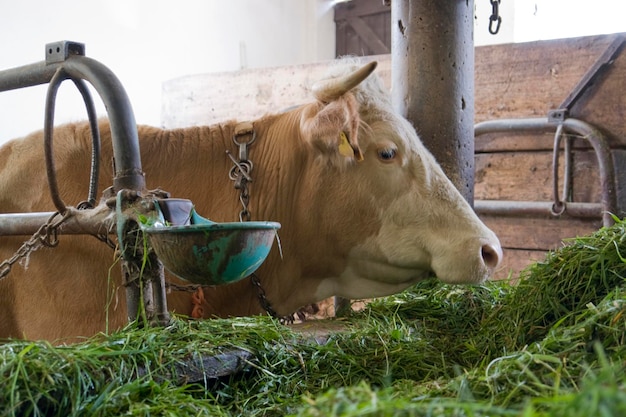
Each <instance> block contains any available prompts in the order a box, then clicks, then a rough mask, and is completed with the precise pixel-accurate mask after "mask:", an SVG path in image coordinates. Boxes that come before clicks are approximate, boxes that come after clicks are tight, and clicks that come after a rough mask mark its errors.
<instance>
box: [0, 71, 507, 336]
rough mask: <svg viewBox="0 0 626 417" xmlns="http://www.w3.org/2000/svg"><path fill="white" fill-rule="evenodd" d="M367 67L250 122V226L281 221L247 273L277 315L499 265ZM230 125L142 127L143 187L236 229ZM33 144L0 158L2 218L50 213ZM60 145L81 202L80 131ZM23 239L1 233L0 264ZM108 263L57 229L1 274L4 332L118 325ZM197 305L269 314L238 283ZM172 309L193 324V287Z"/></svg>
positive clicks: (85, 154) (116, 290) (63, 332)
mask: <svg viewBox="0 0 626 417" xmlns="http://www.w3.org/2000/svg"><path fill="white" fill-rule="evenodd" d="M375 65H376V63H375V62H372V63H368V64H366V65H365V66H357V64H356V63H355V62H351V61H341V60H340V61H338V62H337V64H336V65H332V68H331V69H330V71H329V75H328V77H327V78H325V79H324V80H322V81H320V82H318V83H317V84H315V85H314V86H313V88H312V89H311V90H312V93H313V96H314V100H311V102H309V103H307V104H303V105H301V106H298V107H296V108H293V109H289V110H286V111H284V112H282V113H277V114H269V115H266V116H264V117H262V118H260V119H258V120H254V121H252V127H253V130H254V134H255V135H256V139H255V141H254V143H252V144H251V145H250V146H249V149H248V151H249V159H250V161H252V162H253V164H254V168H253V171H252V173H251V177H252V182H249V183H248V192H249V202H248V208H249V210H250V213H251V219H252V220H268V221H276V222H279V223H281V225H282V228H281V229H280V231H279V233H278V236H279V238H280V243H281V250H278V249H277V248H276V247H275V248H274V249H273V250H272V251H271V252H270V255H269V256H268V258H267V260H266V261H265V263H264V264H263V265H262V266H261V267H260V269H259V270H258V271H257V276H258V279H259V282H260V287H261V288H262V291H263V292H264V294H265V299H266V300H267V301H268V302H269V303H271V307H272V308H273V309H274V310H275V312H276V314H278V315H287V314H290V313H293V312H294V311H296V310H298V309H299V308H301V307H302V306H305V305H309V304H313V303H316V302H319V301H320V300H323V299H326V298H328V297H330V296H341V297H346V298H351V299H361V298H373V297H380V296H385V295H390V294H393V293H398V292H400V291H403V290H404V289H406V288H408V287H409V286H411V285H413V284H415V283H417V282H418V281H420V280H423V279H425V278H427V277H429V276H432V274H435V275H436V276H437V277H438V278H439V279H440V280H441V281H443V282H446V283H452V284H463V283H465V284H477V283H481V282H483V281H484V280H486V279H488V278H489V277H490V276H491V275H492V274H493V272H494V270H495V269H496V268H497V267H498V264H499V263H500V260H501V258H502V249H501V246H500V243H499V241H498V238H497V237H496V235H495V234H494V233H493V232H492V231H491V230H490V229H489V228H487V227H486V226H485V225H484V224H483V223H482V222H481V221H480V219H479V218H478V217H477V216H476V214H475V213H474V211H473V210H472V208H471V206H470V205H469V204H468V202H467V201H466V200H465V199H464V198H463V197H462V196H461V194H460V193H459V192H458V191H457V190H456V189H455V187H454V186H453V184H452V183H451V182H450V180H449V179H448V178H447V177H446V176H445V175H444V173H443V171H442V169H441V168H440V167H439V165H438V164H437V162H436V161H435V159H434V158H433V156H432V155H431V154H430V153H429V152H428V151H427V150H426V148H425V147H424V145H423V144H422V142H421V141H420V139H419V137H418V135H417V133H416V130H415V129H414V127H413V126H412V125H411V124H410V123H409V122H408V121H407V120H406V119H404V118H403V117H401V116H400V115H398V114H397V112H395V111H394V109H393V108H392V104H391V99H390V94H389V92H388V91H387V90H386V89H385V88H384V86H383V84H382V82H381V80H380V79H379V78H378V76H377V75H376V74H372V72H373V70H374V68H375ZM238 126H239V124H238V122H237V121H228V122H224V123H221V124H217V125H213V126H196V127H189V128H181V129H172V130H165V129H160V128H156V127H148V126H138V134H139V145H140V153H141V161H142V168H143V171H144V172H145V173H146V177H145V178H146V188H148V189H157V188H159V189H163V190H166V191H168V192H169V193H171V195H172V196H174V197H180V198H186V199H189V200H191V201H192V202H193V204H194V205H195V209H196V211H197V212H198V213H199V214H201V215H203V216H205V217H208V218H210V219H212V220H214V221H217V222H227V221H228V222H231V221H237V218H238V214H239V213H240V211H241V210H242V206H241V202H240V195H239V194H240V193H239V191H238V190H236V189H235V188H234V187H233V182H232V181H231V180H230V179H229V172H230V170H231V168H232V167H233V161H232V159H231V158H230V157H229V155H228V154H227V152H226V151H229V152H231V156H232V154H236V153H237V151H238V148H237V145H235V144H234V143H233V135H234V133H235V130H236V129H237V127H238ZM100 130H101V135H102V150H101V160H102V161H107V163H103V164H102V167H101V173H100V183H101V184H105V185H106V184H110V181H111V178H112V177H113V175H114V173H113V171H112V168H111V164H110V163H108V162H109V161H111V159H112V158H113V157H112V155H113V151H112V145H111V134H110V129H109V125H108V122H107V121H106V120H102V121H101V122H100ZM42 141H43V139H42V133H41V132H35V133H33V134H31V135H28V136H27V137H25V138H23V139H17V140H13V141H11V142H9V143H7V144H6V145H5V146H3V147H2V148H1V149H0V212H3V213H9V212H18V213H19V212H44V211H54V206H53V205H52V203H51V198H50V196H49V190H48V185H47V184H48V183H47V176H46V170H45V164H44V154H43V144H42ZM54 149H55V150H54V152H55V161H56V171H57V181H58V184H59V190H60V192H61V194H62V198H63V199H64V200H65V201H68V202H72V203H71V204H75V203H74V202H78V201H80V200H82V199H84V197H85V195H87V188H88V184H87V183H88V181H87V179H88V177H89V170H90V161H91V156H90V153H91V136H90V129H89V125H88V124H87V123H70V124H66V125H63V126H60V127H57V128H55V131H54ZM107 181H108V182H107ZM68 204H70V203H68ZM100 204H105V203H104V201H103V202H101V203H100ZM23 241H24V238H23V237H7V236H5V237H1V236H0V260H1V259H6V258H9V257H10V256H12V255H13V253H14V252H15V250H16V249H17V248H18V247H19V246H20V244H21V243H22V242H23ZM117 259H118V257H117V255H116V253H115V251H113V250H112V249H111V248H109V247H108V246H107V245H105V244H103V243H102V242H101V241H99V240H97V239H94V238H93V237H92V236H88V235H62V236H60V237H59V244H58V246H57V247H55V248H43V249H39V250H38V251H35V252H33V253H31V254H30V256H29V257H28V259H27V265H25V267H21V266H18V265H14V266H13V268H12V270H11V272H10V273H9V274H8V276H6V277H5V278H3V279H1V280H0V337H3V338H6V337H14V338H29V339H48V340H53V341H57V342H58V341H65V340H74V338H76V337H80V336H91V335H93V334H96V333H98V332H101V331H103V330H110V329H116V328H119V327H121V326H123V325H124V324H125V323H126V321H127V314H126V305H125V302H124V301H123V300H124V287H123V284H122V278H121V273H120V268H119V266H118V264H117ZM166 278H167V281H168V282H170V283H173V284H178V285H183V284H185V282H184V281H181V280H179V279H177V278H175V277H173V276H169V275H168V276H167V277H166ZM197 295H198V294H196V296H197ZM200 295H201V296H203V297H199V298H203V299H204V301H203V304H202V309H201V310H202V312H203V314H202V316H203V317H207V318H208V317H216V316H219V317H230V316H244V315H257V314H264V313H265V310H264V306H262V304H263V303H261V302H259V288H258V287H257V286H256V285H253V283H251V282H250V280H248V279H244V280H242V281H239V282H237V283H233V284H228V285H222V286H216V287H208V288H204V289H203V290H202V292H200ZM197 299H198V297H196V302H197ZM168 306H169V307H170V310H171V311H175V312H178V313H180V314H185V315H189V314H190V312H191V309H192V307H193V303H192V301H191V295H190V293H189V292H186V291H176V290H174V291H170V293H169V294H168Z"/></svg>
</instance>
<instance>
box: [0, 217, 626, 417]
mask: <svg viewBox="0 0 626 417" xmlns="http://www.w3.org/2000/svg"><path fill="white" fill-rule="evenodd" d="M625 229H626V222H624V221H618V222H617V224H616V225H615V226H612V227H610V228H603V229H601V230H600V231H598V232H597V233H595V234H594V235H592V236H587V237H581V238H577V239H573V240H571V241H569V242H567V243H568V244H567V246H565V247H563V248H561V249H560V250H558V251H556V252H554V253H552V254H550V255H549V256H548V257H547V258H546V259H545V261H544V262H540V263H537V264H534V265H533V266H532V267H530V268H529V269H527V270H526V271H524V272H523V273H522V279H521V280H520V282H519V284H518V285H517V286H516V287H512V286H509V285H508V284H507V283H502V282H499V283H489V284H487V285H482V286H475V287H453V286H447V285H443V284H440V283H438V282H436V281H434V280H431V281H426V282H423V283H421V284H420V285H417V286H415V287H414V288H412V289H411V290H410V291H405V292H404V293H402V294H399V295H397V296H393V297H386V298H384V299H380V300H377V301H375V302H372V303H370V304H369V305H368V306H367V307H366V308H365V309H364V310H363V311H360V312H358V313H354V314H353V315H352V316H351V317H350V318H348V319H346V320H345V323H344V324H345V326H344V327H345V330H344V331H340V332H336V333H332V334H331V335H330V336H329V337H328V339H327V340H326V342H325V343H324V344H319V343H318V342H316V341H315V339H313V338H311V337H308V336H306V335H304V334H301V333H298V332H296V331H294V330H293V329H292V328H289V327H285V326H281V325H280V324H278V323H277V322H276V321H274V320H273V319H271V318H268V317H255V318H238V319H230V320H222V319H219V320H208V321H187V320H184V319H182V318H177V319H176V320H175V321H174V323H173V324H172V325H171V326H169V327H167V328H153V329H142V328H139V327H138V326H137V325H135V324H133V325H129V326H128V327H127V328H125V329H123V330H122V331H119V332H116V333H113V334H111V335H100V336H98V337H95V338H92V339H89V340H87V341H85V342H84V343H80V344H76V345H71V346H59V347H53V346H51V345H50V344H48V343H45V342H31V341H7V342H6V343H5V344H4V345H2V346H0V381H2V383H1V384H0V415H2V416H5V415H7V416H23V415H34V416H38V415H42V416H43V415H46V416H55V415H58V416H70V415H72V416H82V415H85V416H86V415H89V416H92V415H97V416H112V415H129V416H148V415H163V416H170V415H171V416H179V415H216V416H234V415H246V416H248V415H250V416H274V415H296V416H363V415H367V416H523V417H538V416H541V417H543V416H568V417H577V416H585V417H586V416H591V415H593V416H596V415H597V416H611V415H626V382H624V381H625V380H626V365H625V363H626V362H625V361H626V343H625V342H626V314H625V310H626V282H625V279H626V278H625V277H626V259H625V256H626V233H625ZM231 351H238V352H245V353H249V354H250V355H251V356H246V355H243V356H242V358H243V359H242V360H243V362H245V363H244V365H245V366H243V369H242V370H241V371H240V372H238V373H237V374H235V375H233V376H230V377H221V378H220V377H216V378H212V377H210V375H209V376H207V377H205V379H201V380H199V381H197V382H188V381H187V382H184V378H183V379H181V378H180V377H176V376H177V375H180V372H181V370H184V369H186V367H187V366H188V364H189V363H190V361H191V362H192V363H196V364H203V363H206V361H204V362H203V359H202V358H205V357H206V356H216V355H217V356H218V357H219V355H220V354H228V352H231ZM199 366H203V365H199Z"/></svg>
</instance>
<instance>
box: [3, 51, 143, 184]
mask: <svg viewBox="0 0 626 417" xmlns="http://www.w3.org/2000/svg"><path fill="white" fill-rule="evenodd" d="M59 68H63V69H64V70H65V72H66V73H67V74H68V75H69V77H71V78H72V79H83V80H85V81H88V82H89V83H90V84H91V85H93V86H94V88H95V89H96V91H97V92H98V94H99V95H100V97H101V98H102V101H103V102H104V105H105V107H106V109H107V113H108V116H109V119H110V121H111V135H112V138H113V154H114V158H115V178H114V179H113V186H114V188H115V190H116V191H119V190H121V189H124V188H126V189H131V190H134V191H141V190H143V189H144V188H145V178H144V175H143V171H142V169H141V159H140V155H139V140H138V135H137V125H136V122H135V115H134V113H133V110H132V107H131V105H130V100H129V99H128V95H127V94H126V91H125V90H124V87H123V86H122V84H121V83H120V81H119V80H118V78H117V77H116V76H115V74H113V72H111V70H109V69H108V68H107V67H106V66H104V65H103V64H101V63H100V62H98V61H96V60H94V59H90V58H88V57H85V56H82V55H71V56H69V57H67V59H65V60H64V61H61V62H54V63H50V64H46V63H45V62H39V63H35V64H30V65H25V66H22V67H17V68H12V69H9V70H3V71H0V91H7V90H12V89H16V88H23V87H31V86H34V85H40V84H45V83H48V82H49V81H50V80H51V79H52V77H53V76H54V74H55V73H56V71H57V70H58V69H59Z"/></svg>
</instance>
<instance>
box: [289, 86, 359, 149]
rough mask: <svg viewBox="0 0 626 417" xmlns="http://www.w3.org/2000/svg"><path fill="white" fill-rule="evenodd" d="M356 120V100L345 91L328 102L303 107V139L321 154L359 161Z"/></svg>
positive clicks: (357, 119)
mask: <svg viewBox="0 0 626 417" xmlns="http://www.w3.org/2000/svg"><path fill="white" fill-rule="evenodd" d="M359 123H360V119H359V112H358V103H357V101H356V99H355V98H354V95H352V94H351V93H347V94H344V95H342V96H341V97H339V98H336V99H334V100H333V101H331V102H328V103H324V102H321V101H318V102H317V103H315V104H311V105H309V106H307V107H305V108H304V109H303V112H302V117H301V120H300V130H301V132H302V137H303V138H304V140H305V141H306V142H308V143H309V144H310V145H311V146H313V147H314V148H315V149H317V150H319V151H321V152H322V153H323V154H327V155H328V156H331V157H332V156H337V157H341V158H342V159H343V158H349V159H353V160H357V161H361V160H363V153H362V152H361V148H360V147H359V141H358V132H359Z"/></svg>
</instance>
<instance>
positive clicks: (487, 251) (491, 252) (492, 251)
mask: <svg viewBox="0 0 626 417" xmlns="http://www.w3.org/2000/svg"><path fill="white" fill-rule="evenodd" d="M480 254H481V256H482V257H483V261H484V262H485V265H486V266H487V268H489V269H491V270H493V269H496V268H497V267H498V265H499V264H500V259H501V258H502V251H501V250H499V248H496V247H494V246H493V245H491V244H486V245H483V247H482V248H481V249H480Z"/></svg>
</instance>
